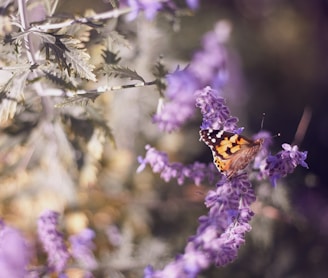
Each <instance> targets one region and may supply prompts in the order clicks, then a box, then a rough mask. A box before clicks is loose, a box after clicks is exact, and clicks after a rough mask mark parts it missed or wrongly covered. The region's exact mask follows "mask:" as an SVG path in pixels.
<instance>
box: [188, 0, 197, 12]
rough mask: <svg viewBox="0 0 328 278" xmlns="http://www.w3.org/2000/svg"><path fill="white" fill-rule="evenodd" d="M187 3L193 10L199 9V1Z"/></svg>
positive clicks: (189, 0) (190, 0)
mask: <svg viewBox="0 0 328 278" xmlns="http://www.w3.org/2000/svg"><path fill="white" fill-rule="evenodd" d="M186 3H187V5H188V7H189V8H190V9H192V10H196V9H198V7H199V0H186Z"/></svg>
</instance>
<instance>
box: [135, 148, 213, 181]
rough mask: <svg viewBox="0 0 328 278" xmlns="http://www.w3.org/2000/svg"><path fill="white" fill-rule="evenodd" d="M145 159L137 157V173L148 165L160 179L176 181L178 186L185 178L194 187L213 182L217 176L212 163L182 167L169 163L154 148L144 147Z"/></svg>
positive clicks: (164, 154) (197, 163)
mask: <svg viewBox="0 0 328 278" xmlns="http://www.w3.org/2000/svg"><path fill="white" fill-rule="evenodd" d="M145 148H146V151H147V152H146V155H145V157H144V158H143V157H141V156H140V157H139V158H138V161H139V163H140V166H139V167H138V169H137V172H138V173H139V172H141V171H142V170H143V169H144V168H145V167H146V165H147V164H149V165H150V167H151V168H152V170H153V172H154V173H160V176H161V178H162V179H163V180H164V181H166V182H169V181H170V180H171V179H177V182H178V184H180V185H181V184H183V183H184V181H185V179H186V178H189V179H191V180H192V181H193V182H194V183H195V184H196V185H200V184H201V183H202V182H204V181H205V179H208V180H209V181H213V180H214V178H215V176H216V175H217V170H216V168H215V166H214V165H213V163H211V164H209V165H207V164H204V163H200V162H195V163H193V164H191V165H183V164H182V163H179V162H173V163H171V162H169V158H168V155H167V154H166V153H165V152H160V151H158V150H156V149H155V148H153V147H151V146H149V145H146V147H145Z"/></svg>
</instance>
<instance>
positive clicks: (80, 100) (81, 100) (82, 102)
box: [55, 93, 99, 108]
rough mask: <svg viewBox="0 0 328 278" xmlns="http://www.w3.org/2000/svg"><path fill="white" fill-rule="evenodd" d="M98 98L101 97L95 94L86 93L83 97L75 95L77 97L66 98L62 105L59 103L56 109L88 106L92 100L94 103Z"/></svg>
mask: <svg viewBox="0 0 328 278" xmlns="http://www.w3.org/2000/svg"><path fill="white" fill-rule="evenodd" d="M98 96H99V95H97V94H94V93H86V94H83V95H75V96H72V97H68V98H66V99H65V100H64V101H62V102H60V103H57V104H56V105H55V107H56V108H63V107H65V106H69V105H79V106H87V105H88V103H89V101H90V100H91V101H92V102H94V101H95V99H96V98H97V97H98Z"/></svg>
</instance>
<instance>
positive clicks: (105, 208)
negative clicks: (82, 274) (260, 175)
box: [0, 0, 328, 278]
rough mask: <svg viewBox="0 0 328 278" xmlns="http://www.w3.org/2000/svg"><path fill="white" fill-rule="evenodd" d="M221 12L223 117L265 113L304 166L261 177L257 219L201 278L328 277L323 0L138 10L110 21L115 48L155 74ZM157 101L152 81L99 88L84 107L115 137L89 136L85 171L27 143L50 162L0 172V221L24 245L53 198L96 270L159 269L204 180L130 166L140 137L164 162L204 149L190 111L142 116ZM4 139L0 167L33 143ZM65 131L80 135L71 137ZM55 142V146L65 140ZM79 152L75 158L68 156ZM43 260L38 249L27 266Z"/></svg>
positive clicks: (178, 59) (110, 273)
mask: <svg viewBox="0 0 328 278" xmlns="http://www.w3.org/2000/svg"><path fill="white" fill-rule="evenodd" d="M108 8H109V4H108V3H106V2H103V1H92V2H90V1H84V3H83V2H82V1H78V2H77V1H62V3H60V5H59V7H58V13H59V14H62V13H76V14H84V12H85V10H87V9H93V10H94V11H96V12H100V11H104V10H107V9H108ZM219 20H226V21H227V22H229V23H230V24H231V27H232V31H231V39H230V41H229V43H228V46H227V47H228V51H229V57H230V59H231V66H230V68H231V73H230V74H231V79H230V83H229V84H228V86H227V88H226V98H227V102H228V105H229V107H231V110H232V114H233V115H235V116H237V117H239V118H240V122H241V126H244V127H245V133H246V134H247V135H252V134H254V133H256V132H258V131H259V130H260V129H261V120H262V114H263V113H265V114H266V116H265V120H264V129H265V130H268V131H270V132H271V133H272V134H277V133H280V134H281V136H280V137H275V138H274V146H273V149H272V151H273V152H276V151H278V150H279V149H280V146H281V144H282V143H285V142H287V143H292V142H295V143H296V144H298V145H299V147H300V149H301V150H302V151H304V150H307V151H308V159H307V163H308V164H309V167H310V168H309V169H308V170H307V169H297V170H296V171H295V172H294V173H293V174H292V175H290V176H289V177H287V178H286V179H284V180H282V181H281V182H279V183H278V185H277V187H275V188H273V187H272V186H271V184H269V183H268V182H261V183H258V184H254V187H255V189H256V192H257V197H258V199H257V201H256V203H255V204H254V206H253V210H254V212H255V216H254V218H253V220H252V227H253V228H252V231H251V232H250V233H249V234H248V235H247V237H246V243H245V245H244V246H242V247H241V249H240V252H239V257H238V259H237V261H235V262H234V263H233V264H231V265H229V266H227V267H224V268H215V267H213V268H211V269H210V270H208V271H206V273H203V274H202V275H200V277H268V278H270V277H293V278H296V277H318V278H321V277H326V276H327V275H328V265H327V258H328V221H327V220H328V202H327V198H328V187H327V183H328V175H327V171H328V164H327V162H326V160H327V157H328V109H327V107H328V94H327V93H328V78H327V73H328V55H327V50H328V1H325V0H317V1H306V0H299V1H292V0H290V1H287V0H219V1H200V9H199V10H197V11H195V12H194V13H193V14H190V13H186V14H185V15H184V16H182V17H181V20H180V21H179V22H175V23H174V24H175V25H174V27H175V28H172V22H171V21H170V20H169V19H168V18H166V17H163V16H159V17H158V18H157V19H156V20H155V21H152V22H150V21H147V20H145V19H144V18H142V17H141V18H138V19H137V20H136V22H135V23H131V22H128V21H125V20H121V21H119V22H118V23H117V24H118V25H117V26H118V29H119V30H120V32H121V33H122V34H123V35H124V36H125V37H126V38H127V40H130V41H131V45H132V47H130V48H122V49H114V50H113V51H119V52H120V55H121V56H122V57H124V61H125V63H126V64H128V65H129V66H130V67H131V68H135V69H136V70H137V72H138V73H140V74H141V75H142V76H143V77H145V78H146V79H147V78H148V79H149V80H151V78H152V77H151V67H152V66H153V65H154V63H155V62H156V59H157V57H158V56H159V55H160V54H162V55H163V56H164V61H165V63H166V64H167V66H168V68H169V69H170V70H171V71H173V70H174V69H175V68H176V67H177V65H181V66H185V65H187V64H188V62H190V60H191V59H192V55H193V53H195V51H197V50H198V49H200V48H201V38H202V36H203V35H204V34H205V33H206V32H208V31H210V30H211V29H212V28H213V26H214V25H215V23H216V22H217V21H219ZM173 29H174V31H173ZM144 30H147V32H145V31H144ZM135 45H137V46H135ZM90 51H91V53H93V54H94V56H92V59H94V60H96V59H97V57H99V56H100V50H99V49H96V48H92V49H90ZM113 82H117V83H119V82H118V81H117V80H113ZM117 83H113V84H117ZM158 98H159V95H158V93H157V92H155V89H154V88H151V87H149V88H141V89H131V90H122V91H117V92H110V93H107V94H105V95H103V96H101V97H99V98H98V99H97V101H96V102H95V104H92V105H94V106H95V107H97V109H101V111H102V112H103V115H104V116H105V117H106V120H107V121H108V125H109V126H110V127H111V128H112V131H113V136H114V137H115V141H116V147H114V146H113V144H112V143H111V142H110V140H106V139H104V138H103V135H102V134H100V135H99V134H98V135H97V134H96V135H95V138H96V139H95V140H94V141H92V140H91V139H90V138H89V139H90V140H89V141H88V144H85V145H83V144H82V146H83V147H81V150H80V152H81V153H85V154H88V155H89V154H93V156H92V155H89V156H87V155H85V156H84V159H83V161H84V162H86V161H87V162H88V163H84V166H85V165H87V166H85V167H75V166H72V165H71V164H69V163H66V164H65V163H63V161H66V162H67V157H65V158H60V159H57V160H56V159H55V160H53V161H52V159H51V157H52V154H53V153H56V150H53V146H52V147H47V146H49V142H48V141H47V140H48V139H47V138H45V139H44V141H41V140H43V139H42V138H41V139H40V138H38V139H34V140H37V142H38V144H40V147H39V150H38V149H37V148H36V149H34V151H35V150H36V151H39V153H40V155H39V156H40V157H42V155H48V157H49V159H48V160H47V161H46V163H45V162H44V163H43V164H42V163H38V164H37V166H35V167H32V166H26V167H25V165H24V167H25V168H24V167H23V168H24V169H23V170H19V171H18V172H17V171H16V172H15V173H14V174H13V173H10V174H8V173H7V172H6V171H2V184H1V187H0V198H1V205H0V211H1V215H2V217H3V218H4V220H5V221H6V223H8V224H10V225H12V226H14V227H17V228H19V229H21V230H22V231H23V232H24V235H25V236H26V237H27V238H29V240H30V241H31V242H34V241H35V240H36V239H35V238H36V235H35V229H36V219H37V216H38V215H39V213H40V212H41V211H42V209H44V208H53V209H56V210H58V211H60V212H61V213H62V214H63V217H62V226H61V228H62V230H63V231H64V233H65V235H66V236H67V237H68V236H69V235H71V234H74V233H76V232H78V231H79V230H81V229H82V228H84V227H90V228H92V229H94V230H95V232H96V235H97V236H96V240H95V244H96V250H95V255H96V256H97V258H98V260H99V264H100V267H99V269H98V270H97V271H96V272H95V276H96V277H141V275H142V271H143V268H144V267H145V266H146V265H147V264H152V265H153V266H154V267H155V268H161V267H163V266H164V265H165V264H166V263H167V262H169V261H170V260H171V259H172V258H174V256H175V255H176V254H178V253H179V252H182V251H183V248H184V246H185V244H186V242H187V240H188V237H189V236H191V235H193V234H194V233H195V230H196V228H197V219H198V217H199V216H201V215H204V214H206V213H207V211H206V208H205V206H204V196H205V194H206V192H207V191H208V190H210V189H212V188H213V187H214V184H204V185H202V186H195V185H194V184H192V183H188V182H187V183H186V184H185V185H183V186H178V185H177V183H176V182H175V181H172V182H170V183H165V182H164V181H163V180H161V179H160V178H159V176H158V175H156V174H153V173H152V172H151V170H150V169H149V168H146V170H144V171H143V172H141V173H140V174H137V173H136V169H137V167H138V163H137V157H138V156H139V155H142V156H143V155H144V154H145V149H144V146H145V145H146V144H151V145H152V146H155V147H156V148H157V149H159V150H162V151H165V152H167V153H168V154H169V158H170V161H172V162H173V161H177V162H183V163H192V162H194V161H196V160H198V161H202V162H209V161H211V160H212V157H211V154H210V152H209V150H208V149H207V148H206V146H204V145H203V144H201V143H199V141H198V139H199V136H198V129H199V125H200V124H201V118H200V115H199V116H198V118H197V117H196V118H195V119H193V120H192V121H191V122H190V123H189V124H188V125H187V126H185V127H184V128H183V129H182V130H181V131H179V132H174V133H171V134H165V133H161V132H159V130H158V129H157V127H156V126H155V125H154V124H152V119H151V115H152V114H153V113H154V112H155V111H156V106H157V101H158ZM301 119H302V120H301ZM307 122H308V123H309V125H308V126H307ZM299 126H300V127H299ZM298 127H299V132H298V133H297V129H298ZM78 128H80V129H83V126H80V127H78ZM31 134H32V132H31ZM93 134H95V133H93ZM7 136H8V134H7V133H6V132H5V131H2V134H1V138H2V139H1V140H2V142H8V141H6V140H5V139H3V138H7V139H8V137H7ZM31 136H32V135H31ZM90 136H91V135H90ZM13 138H15V136H12V135H11V137H10V139H11V142H13V143H12V144H13V146H12V147H11V149H10V150H11V153H10V154H8V153H6V157H5V158H4V155H3V157H2V161H5V162H6V163H7V162H8V161H10V159H11V160H15V159H16V158H17V157H20V155H21V153H24V154H26V153H28V152H29V149H28V147H26V145H24V142H21V141H19V140H18V139H17V141H12V140H14V139H13ZM68 138H70V136H69V135H68ZM104 140H105V142H106V143H105V145H104V146H103V145H102V144H101V142H103V141H104ZM69 141H70V142H71V143H72V144H73V145H74V144H78V143H77V142H79V138H70V140H69ZM15 142H17V143H16V144H15ZM24 146H25V147H24ZM6 147H8V146H6ZM6 147H2V148H6ZM57 147H58V149H59V152H63V153H65V151H66V149H65V148H66V147H67V146H63V145H61V144H59V145H58V146H57ZM8 148H9V147H8ZM57 152H58V150H57ZM81 153H80V154H79V153H76V152H75V153H74V154H72V155H73V156H75V158H76V161H79V159H78V158H79V155H81ZM41 154H42V155H41ZM3 163H4V162H3ZM32 164H33V161H32ZM29 165H31V164H29ZM19 169H21V168H19ZM72 176H73V178H72ZM36 253H38V252H36ZM42 260H44V258H43V257H42V255H39V256H38V260H36V261H35V263H36V264H37V263H40V262H42Z"/></svg>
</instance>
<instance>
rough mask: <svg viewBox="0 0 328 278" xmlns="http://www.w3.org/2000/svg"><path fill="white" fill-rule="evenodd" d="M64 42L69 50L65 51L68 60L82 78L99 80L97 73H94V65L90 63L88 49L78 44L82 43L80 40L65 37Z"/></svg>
mask: <svg viewBox="0 0 328 278" xmlns="http://www.w3.org/2000/svg"><path fill="white" fill-rule="evenodd" d="M63 43H64V44H65V46H66V47H67V49H68V51H65V57H66V59H67V62H68V63H69V64H70V65H71V67H72V68H73V69H74V70H75V71H76V73H77V74H78V75H79V76H80V77H81V78H86V79H88V80H91V81H97V79H96V75H95V74H94V73H93V70H94V68H95V67H94V65H92V64H90V55H89V54H88V53H87V51H86V49H85V48H83V49H78V48H76V45H77V44H79V43H80V41H79V40H75V39H65V40H63Z"/></svg>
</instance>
